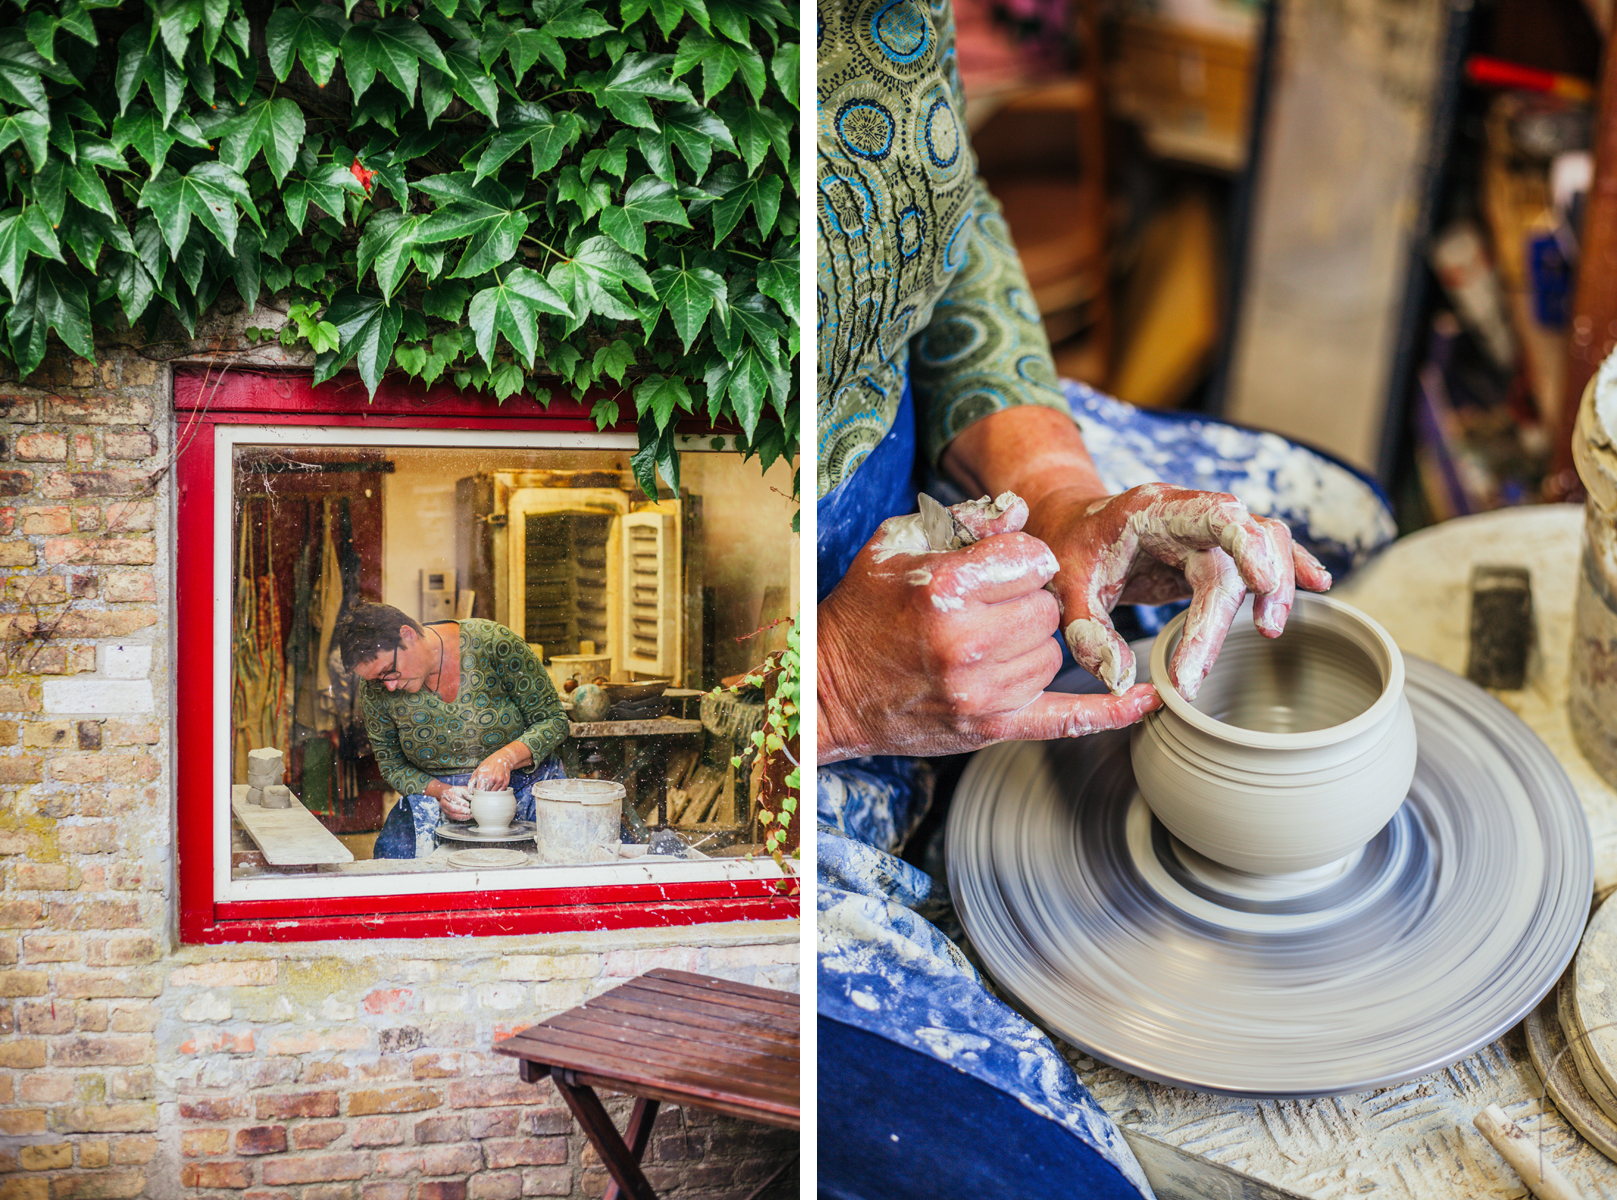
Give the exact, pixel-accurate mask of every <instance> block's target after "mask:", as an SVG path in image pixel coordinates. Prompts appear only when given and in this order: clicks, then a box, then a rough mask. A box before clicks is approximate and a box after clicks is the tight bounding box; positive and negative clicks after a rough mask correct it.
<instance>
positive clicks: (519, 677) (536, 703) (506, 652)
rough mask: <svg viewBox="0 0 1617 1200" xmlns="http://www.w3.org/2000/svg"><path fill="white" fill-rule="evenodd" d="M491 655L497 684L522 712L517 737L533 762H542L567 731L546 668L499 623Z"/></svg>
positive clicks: (559, 698) (564, 717)
mask: <svg viewBox="0 0 1617 1200" xmlns="http://www.w3.org/2000/svg"><path fill="white" fill-rule="evenodd" d="M491 657H492V659H493V664H494V674H495V676H496V677H497V678H498V679H499V681H500V686H501V687H502V688H504V689H505V692H506V694H507V695H509V696H510V697H511V699H512V701H513V702H514V703H515V704H516V706H517V708H518V710H520V711H521V713H522V720H523V723H524V725H525V726H526V728H524V729H523V731H522V734H521V736H520V737H519V738H517V740H518V741H520V742H521V743H522V744H523V745H524V746H526V747H527V748H528V752H529V753H530V754H532V755H533V761H534V763H535V764H538V763H540V762H543V761H544V760H545V759H546V758H548V757H549V756H550V753H551V751H553V750H554V749H555V748H556V747H557V746H559V745H561V744H562V743H563V742H564V741H566V740H567V734H568V727H567V714H566V713H564V712H562V709H561V697H560V696H558V695H557V694H556V685H555V684H553V683H551V682H550V672H549V671H547V670H545V664H544V663H542V662H540V661H539V656H538V655H537V654H535V653H534V652H533V650H532V649H531V648H530V647H529V646H528V643H527V642H525V641H523V640H522V639H521V638H519V637H518V636H517V635H516V634H515V633H513V632H512V631H511V630H508V629H504V628H503V627H502V628H501V629H500V632H499V633H498V634H496V645H495V647H494V653H493V655H492V656H491Z"/></svg>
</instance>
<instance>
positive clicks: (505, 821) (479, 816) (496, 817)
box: [472, 788, 517, 833]
mask: <svg viewBox="0 0 1617 1200" xmlns="http://www.w3.org/2000/svg"><path fill="white" fill-rule="evenodd" d="M516 812H517V794H516V792H515V791H514V790H512V789H511V788H502V789H501V790H500V791H497V792H473V793H472V820H474V821H476V822H477V828H478V830H479V831H480V832H482V833H504V832H505V831H506V830H507V829H509V828H511V818H512V817H514V816H516Z"/></svg>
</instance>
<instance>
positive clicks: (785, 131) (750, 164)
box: [724, 104, 792, 175]
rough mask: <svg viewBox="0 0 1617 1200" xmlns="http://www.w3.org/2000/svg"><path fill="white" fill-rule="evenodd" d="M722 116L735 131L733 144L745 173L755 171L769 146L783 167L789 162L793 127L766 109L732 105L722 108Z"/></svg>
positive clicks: (790, 159) (767, 151) (789, 163)
mask: <svg viewBox="0 0 1617 1200" xmlns="http://www.w3.org/2000/svg"><path fill="white" fill-rule="evenodd" d="M724 119H725V120H726V121H727V122H728V123H729V128H730V131H731V132H732V133H734V134H735V144H736V147H737V149H738V152H739V153H740V155H741V157H742V160H743V161H745V162H746V164H747V174H749V175H751V174H753V173H754V172H755V171H757V170H758V164H760V163H761V162H763V161H764V155H766V154H768V153H769V148H770V147H771V146H773V147H774V148H775V154H776V156H777V157H779V159H780V162H781V165H782V166H790V165H791V161H792V127H791V125H790V124H788V123H787V122H786V121H784V120H782V119H781V118H780V117H779V116H778V115H777V114H775V113H773V112H771V111H770V110H769V109H767V108H754V107H752V106H751V105H749V104H734V105H729V106H727V107H726V108H725V110H724Z"/></svg>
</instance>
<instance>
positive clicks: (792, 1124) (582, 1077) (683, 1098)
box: [572, 1071, 803, 1129]
mask: <svg viewBox="0 0 1617 1200" xmlns="http://www.w3.org/2000/svg"><path fill="white" fill-rule="evenodd" d="M572 1074H573V1078H574V1079H576V1080H577V1081H578V1082H579V1083H587V1084H589V1085H590V1086H591V1087H596V1088H601V1089H602V1090H603V1091H609V1092H620V1093H623V1094H626V1095H631V1096H651V1097H654V1098H655V1099H658V1100H666V1101H667V1102H668V1103H670V1104H680V1105H684V1106H685V1107H687V1108H704V1109H707V1110H708V1111H709V1112H716V1113H723V1114H724V1115H725V1116H727V1117H738V1118H740V1119H741V1120H743V1121H757V1122H759V1123H760V1124H763V1125H775V1126H779V1127H780V1128H782V1129H800V1128H802V1121H803V1118H802V1113H801V1112H800V1111H799V1108H798V1106H797V1105H795V1104H794V1105H793V1106H792V1107H790V1108H789V1109H786V1108H783V1109H773V1108H770V1109H765V1108H759V1107H757V1106H756V1105H751V1104H738V1103H734V1102H732V1101H730V1100H727V1099H725V1098H723V1097H714V1098H702V1097H695V1096H691V1095H689V1094H687V1093H681V1092H676V1091H673V1090H671V1089H668V1088H663V1087H660V1086H658V1085H657V1084H655V1083H645V1084H637V1085H636V1086H635V1087H634V1088H633V1089H632V1090H631V1089H629V1088H627V1087H625V1086H624V1085H623V1084H622V1083H621V1082H616V1081H613V1080H611V1079H607V1078H604V1077H602V1076H599V1075H594V1074H591V1073H590V1072H588V1071H574V1072H573V1073H572Z"/></svg>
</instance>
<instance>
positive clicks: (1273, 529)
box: [1252, 517, 1297, 638]
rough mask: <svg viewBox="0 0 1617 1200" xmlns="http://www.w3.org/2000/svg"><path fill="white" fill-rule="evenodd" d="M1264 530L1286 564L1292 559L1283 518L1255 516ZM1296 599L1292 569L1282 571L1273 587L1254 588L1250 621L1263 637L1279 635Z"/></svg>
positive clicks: (1292, 560)
mask: <svg viewBox="0 0 1617 1200" xmlns="http://www.w3.org/2000/svg"><path fill="white" fill-rule="evenodd" d="M1253 520H1254V521H1256V522H1257V523H1258V525H1259V527H1260V528H1261V529H1262V530H1263V532H1264V534H1265V535H1266V536H1267V537H1268V538H1269V540H1270V541H1271V543H1273V545H1274V547H1275V555H1276V557H1277V558H1279V559H1280V560H1281V561H1283V562H1285V563H1286V564H1287V565H1288V567H1289V566H1290V564H1291V563H1293V562H1294V561H1295V558H1296V556H1295V553H1294V547H1293V544H1292V540H1291V530H1290V529H1288V528H1286V524H1285V522H1284V521H1276V520H1273V519H1271V518H1269V517H1254V518H1253ZM1296 599H1297V587H1296V582H1295V579H1294V577H1293V573H1292V571H1291V570H1289V569H1288V570H1286V571H1282V572H1281V575H1280V585H1279V586H1278V587H1276V588H1275V589H1274V590H1273V591H1268V592H1255V593H1254V594H1253V597H1252V623H1253V624H1254V625H1256V626H1257V627H1258V632H1259V633H1261V634H1263V636H1264V637H1271V638H1274V637H1279V636H1280V634H1281V631H1282V630H1284V629H1285V628H1286V618H1287V617H1288V616H1290V615H1291V606H1292V605H1293V604H1294V603H1295V602H1296Z"/></svg>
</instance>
